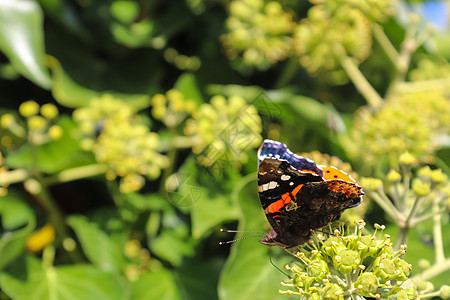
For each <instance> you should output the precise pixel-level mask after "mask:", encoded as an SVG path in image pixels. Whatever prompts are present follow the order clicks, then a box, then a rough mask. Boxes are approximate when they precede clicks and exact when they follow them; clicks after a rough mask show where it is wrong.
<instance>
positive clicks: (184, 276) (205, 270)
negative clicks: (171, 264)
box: [175, 244, 224, 300]
mask: <svg viewBox="0 0 450 300" xmlns="http://www.w3.org/2000/svg"><path fill="white" fill-rule="evenodd" d="M215 247H220V246H219V245H217V244H216V245H215ZM223 264H224V259H222V258H211V257H208V258H207V259H206V258H205V256H204V254H203V253H202V252H201V251H199V252H197V255H196V256H195V257H194V258H193V259H188V260H186V261H185V262H184V263H183V265H181V266H180V268H178V269H177V270H176V273H175V275H176V278H177V279H178V280H177V282H178V290H179V291H180V294H182V298H183V299H185V300H202V299H204V300H214V299H218V295H217V282H218V279H219V278H218V277H219V273H220V270H221V269H222V267H223Z"/></svg>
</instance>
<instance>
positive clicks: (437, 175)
mask: <svg viewBox="0 0 450 300" xmlns="http://www.w3.org/2000/svg"><path fill="white" fill-rule="evenodd" d="M447 179H448V177H447V174H444V173H442V170H441V169H436V170H433V171H432V172H431V180H432V181H433V182H434V183H441V182H444V181H447Z"/></svg>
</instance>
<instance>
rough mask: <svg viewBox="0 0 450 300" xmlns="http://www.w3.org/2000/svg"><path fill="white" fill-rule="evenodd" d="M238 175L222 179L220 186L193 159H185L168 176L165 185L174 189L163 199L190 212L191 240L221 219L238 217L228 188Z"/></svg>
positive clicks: (236, 208)
mask: <svg viewBox="0 0 450 300" xmlns="http://www.w3.org/2000/svg"><path fill="white" fill-rule="evenodd" d="M230 168H231V166H230ZM229 171H230V172H228V173H232V172H233V170H229ZM240 178H241V177H240V175H239V176H238V177H236V178H230V177H228V178H226V179H223V180H224V181H225V180H226V181H227V182H226V183H225V182H224V184H223V187H221V186H220V185H218V184H217V180H218V178H216V177H214V174H212V173H208V169H206V168H205V167H203V166H199V165H198V164H197V163H196V160H195V159H194V158H189V159H187V160H186V161H185V163H184V164H183V166H181V168H180V169H179V170H178V173H177V174H173V175H172V176H171V177H169V179H168V180H167V185H168V186H172V187H173V188H174V187H176V189H175V190H173V191H169V192H168V193H167V198H168V200H169V202H170V203H172V204H173V205H175V206H176V207H178V208H179V209H181V210H186V211H187V210H189V211H190V212H191V220H192V236H193V237H194V238H195V239H200V238H203V237H204V236H205V235H206V234H207V233H208V232H209V231H210V230H211V229H212V228H214V227H216V226H217V225H219V224H221V223H223V222H224V221H230V220H236V219H237V218H238V217H239V213H240V212H239V208H238V207H237V205H236V203H234V202H233V201H232V199H231V191H232V187H233V186H234V184H235V183H236V182H237V180H239V179H240Z"/></svg>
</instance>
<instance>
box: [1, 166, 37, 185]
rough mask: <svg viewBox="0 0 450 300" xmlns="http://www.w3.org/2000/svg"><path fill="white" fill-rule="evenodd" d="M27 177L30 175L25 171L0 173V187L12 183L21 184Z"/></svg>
mask: <svg viewBox="0 0 450 300" xmlns="http://www.w3.org/2000/svg"><path fill="white" fill-rule="evenodd" d="M29 176H30V173H29V172H28V171H27V170H25V169H17V170H11V171H8V172H4V173H0V185H3V186H6V185H10V184H12V183H17V182H22V181H25V179H27V178H28V177H29Z"/></svg>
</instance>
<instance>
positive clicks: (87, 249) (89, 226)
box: [67, 216, 126, 272]
mask: <svg viewBox="0 0 450 300" xmlns="http://www.w3.org/2000/svg"><path fill="white" fill-rule="evenodd" d="M67 224H68V225H69V226H71V227H72V228H73V230H74V231H75V234H76V235H77V237H78V240H79V241H80V243H81V247H82V248H83V251H84V254H85V255H86V256H87V258H88V259H89V260H90V261H91V262H92V263H93V264H94V265H95V266H97V267H98V268H100V269H101V270H104V271H109V272H120V271H121V270H123V269H124V267H125V264H126V260H125V257H124V255H123V251H122V250H123V249H122V248H121V247H120V245H118V244H116V243H115V242H114V241H113V240H111V238H110V237H109V236H108V235H107V234H106V232H104V231H102V230H101V229H100V228H99V226H98V225H97V224H96V223H93V222H89V221H88V220H87V218H85V217H83V216H70V217H69V218H68V220H67Z"/></svg>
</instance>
